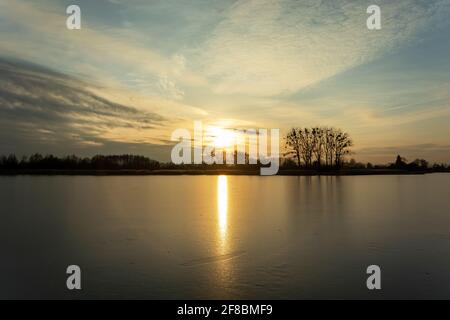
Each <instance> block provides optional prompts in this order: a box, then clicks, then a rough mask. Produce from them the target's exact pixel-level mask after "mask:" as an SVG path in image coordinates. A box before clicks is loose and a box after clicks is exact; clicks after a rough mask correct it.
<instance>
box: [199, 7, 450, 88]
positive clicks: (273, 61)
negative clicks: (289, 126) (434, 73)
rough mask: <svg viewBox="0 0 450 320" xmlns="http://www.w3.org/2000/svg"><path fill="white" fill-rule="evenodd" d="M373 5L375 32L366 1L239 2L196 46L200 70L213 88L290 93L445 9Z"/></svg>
mask: <svg viewBox="0 0 450 320" xmlns="http://www.w3.org/2000/svg"><path fill="white" fill-rule="evenodd" d="M373 3H377V4H379V5H380V6H381V9H382V30H380V31H369V30H367V28H366V19H367V17H368V15H367V13H366V8H367V6H368V5H367V3H364V2H358V3H357V2H355V1H352V2H350V1H344V0H336V1H316V0H304V1H289V0H275V1H273V0H270V1H269V0H263V1H261V0H250V1H247V0H246V1H239V2H237V3H236V4H235V5H234V6H232V7H231V9H230V10H229V12H228V16H227V18H226V19H224V20H223V21H222V22H221V23H220V24H219V25H218V26H217V28H216V29H215V30H214V31H213V34H212V36H211V37H210V39H209V40H208V41H207V42H206V44H205V45H204V46H203V47H202V48H201V50H200V52H199V55H200V59H199V62H198V63H199V66H200V69H201V70H202V72H203V74H204V75H205V77H207V78H208V79H209V80H210V81H211V82H212V83H213V85H214V90H215V92H216V93H223V94H249V95H260V96H261V95H263V96H272V95H279V94H289V93H293V92H296V91H298V90H299V89H302V88H305V87H307V86H310V85H314V84H316V83H318V82H320V81H322V80H324V79H327V78H330V77H332V76H334V75H337V74H339V73H341V72H344V71H346V70H348V69H350V68H353V67H355V66H358V65H361V64H364V63H367V62H370V61H372V60H374V59H376V58H378V57H380V56H382V55H383V54H385V53H388V52H390V51H391V50H395V49H396V48H398V47H401V46H404V45H407V44H408V43H410V42H411V41H412V40H413V39H414V38H415V36H417V34H418V33H419V32H421V31H424V30H425V29H426V28H428V26H430V25H439V24H440V23H441V22H442V21H443V19H445V16H446V15H445V13H447V16H448V13H449V11H450V3H449V2H448V1H446V0H437V1H429V2H428V1H427V2H424V1H411V0H399V1H390V0H386V1H373ZM371 4H372V3H371Z"/></svg>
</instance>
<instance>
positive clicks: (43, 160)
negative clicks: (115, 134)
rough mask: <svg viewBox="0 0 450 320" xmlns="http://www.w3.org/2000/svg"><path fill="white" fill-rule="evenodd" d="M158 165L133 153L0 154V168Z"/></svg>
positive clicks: (143, 167) (148, 167) (142, 167)
mask: <svg viewBox="0 0 450 320" xmlns="http://www.w3.org/2000/svg"><path fill="white" fill-rule="evenodd" d="M159 166H160V164H159V162H158V161H155V160H152V159H149V158H146V157H143V156H135V155H128V154H126V155H111V156H100V155H98V156H94V157H92V158H79V157H76V156H67V157H63V158H58V157H55V156H53V155H46V156H42V155H41V154H34V155H32V156H30V157H23V158H21V159H20V160H18V159H17V157H16V156H15V155H13V154H12V155H9V156H0V169H7V170H23V169H29V170H34V169H45V170H154V169H158V168H159Z"/></svg>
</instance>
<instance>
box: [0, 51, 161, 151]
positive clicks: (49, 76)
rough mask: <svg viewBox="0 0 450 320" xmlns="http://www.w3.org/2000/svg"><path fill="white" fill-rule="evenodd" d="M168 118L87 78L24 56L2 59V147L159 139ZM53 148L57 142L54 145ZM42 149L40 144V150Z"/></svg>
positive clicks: (73, 146) (148, 142)
mask: <svg viewBox="0 0 450 320" xmlns="http://www.w3.org/2000/svg"><path fill="white" fill-rule="evenodd" d="M166 121H167V119H166V118H165V117H163V116H161V115H159V114H157V113H154V112H149V111H143V110H140V109H137V108H135V107H133V106H129V105H124V104H120V103H116V102H113V101H111V100H108V99H106V98H104V97H101V96H99V95H97V94H95V93H93V92H92V91H91V90H90V88H89V86H88V85H87V84H85V83H84V82H82V81H80V80H78V79H76V78H73V77H69V76H67V75H63V74H59V73H56V72H54V71H52V70H49V69H46V68H43V67H41V66H37V65H33V64H30V63H27V62H23V61H12V60H5V59H0V123H1V128H2V130H1V132H0V145H1V146H2V147H1V149H2V150H3V151H5V150H12V149H14V147H15V148H17V149H20V148H22V149H26V148H29V150H26V151H25V152H30V151H31V150H35V149H36V146H41V147H42V146H45V149H49V147H50V146H52V145H53V146H56V148H57V149H61V148H64V149H66V150H74V149H75V150H77V149H82V148H84V147H100V146H105V145H111V144H121V145H122V146H124V145H125V144H128V146H124V150H127V149H128V150H129V148H130V146H133V145H141V147H142V146H145V145H151V144H155V143H156V144H157V143H158V141H155V140H157V139H155V138H154V136H155V134H154V132H155V130H156V131H157V130H158V129H159V128H161V127H162V126H163V125H164V124H165V122H166ZM50 149H51V148H50ZM38 151H40V150H38Z"/></svg>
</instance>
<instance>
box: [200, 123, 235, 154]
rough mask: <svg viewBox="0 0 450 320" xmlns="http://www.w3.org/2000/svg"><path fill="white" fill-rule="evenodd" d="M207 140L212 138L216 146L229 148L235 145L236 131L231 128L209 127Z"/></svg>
mask: <svg viewBox="0 0 450 320" xmlns="http://www.w3.org/2000/svg"><path fill="white" fill-rule="evenodd" d="M207 140H210V141H211V142H212V144H213V145H214V147H216V148H220V149H228V148H231V147H233V146H234V145H235V143H236V133H235V132H234V131H233V130H229V129H224V128H220V127H209V128H208V130H207Z"/></svg>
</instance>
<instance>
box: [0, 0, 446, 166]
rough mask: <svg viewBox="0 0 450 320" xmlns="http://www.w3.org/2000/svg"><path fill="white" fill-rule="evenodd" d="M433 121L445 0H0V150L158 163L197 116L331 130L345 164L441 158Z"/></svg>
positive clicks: (441, 119) (441, 101) (442, 107)
mask: <svg viewBox="0 0 450 320" xmlns="http://www.w3.org/2000/svg"><path fill="white" fill-rule="evenodd" d="M71 4H77V5H78V6H79V7H80V8H81V23H82V25H81V26H82V27H81V30H68V29H67V28H66V19H67V17H68V15H67V14H66V8H67V6H69V5H71ZM373 4H376V5H378V6H380V8H381V23H382V29H381V30H368V29H367V27H366V19H367V18H368V16H369V14H367V12H366V9H367V7H368V6H370V5H373ZM449 120H450V0H429V1H419V0H396V1H392V0H368V1H362V0H361V1H349V0H346V1H344V0H333V1H331V0H330V1H325V0H323V1H320V0H314V1H313V0H297V1H294V0H292V1H291V0H270V1H269V0H245V1H240V0H191V1H180V0H161V1H159V0H151V1H144V0H127V1H125V0H123V1H122V0H97V1H92V0H83V1H56V0H34V1H20V0H19V1H12V0H0V154H8V153H16V154H18V155H24V154H28V155H29V154H32V153H35V152H40V153H44V154H45V153H53V154H56V155H68V154H77V155H80V156H92V155H95V154H123V153H133V154H142V155H146V156H149V157H152V158H154V159H156V160H160V161H168V160H169V159H170V150H171V148H172V145H173V142H171V141H170V137H171V133H172V132H173V130H175V129H176V128H187V129H192V128H193V122H194V121H202V122H203V123H204V124H209V125H213V126H217V127H220V128H233V129H235V128H236V129H250V128H268V129H270V128H279V129H280V130H281V133H282V134H285V133H286V132H287V131H288V130H289V129H290V128H291V127H307V126H333V127H338V128H341V129H343V130H345V131H346V132H348V133H349V134H350V135H351V137H352V138H353V140H354V147H353V154H352V156H351V157H353V158H355V159H356V160H357V161H361V162H368V161H370V162H374V163H386V162H392V161H394V160H395V157H396V155H397V154H401V155H402V156H404V157H406V158H407V159H408V160H414V159H415V158H425V159H428V160H429V161H430V162H447V163H450V138H449V137H450V126H449V123H450V121H449Z"/></svg>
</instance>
